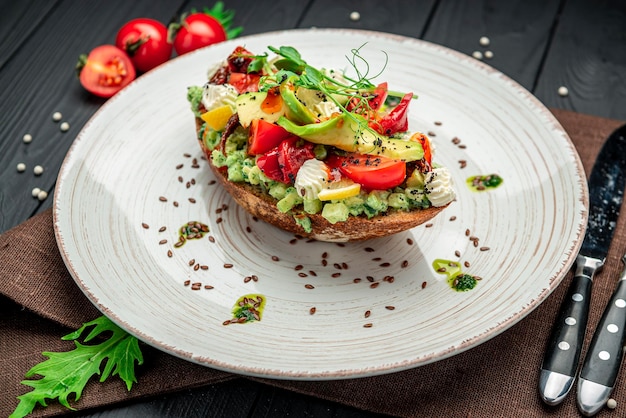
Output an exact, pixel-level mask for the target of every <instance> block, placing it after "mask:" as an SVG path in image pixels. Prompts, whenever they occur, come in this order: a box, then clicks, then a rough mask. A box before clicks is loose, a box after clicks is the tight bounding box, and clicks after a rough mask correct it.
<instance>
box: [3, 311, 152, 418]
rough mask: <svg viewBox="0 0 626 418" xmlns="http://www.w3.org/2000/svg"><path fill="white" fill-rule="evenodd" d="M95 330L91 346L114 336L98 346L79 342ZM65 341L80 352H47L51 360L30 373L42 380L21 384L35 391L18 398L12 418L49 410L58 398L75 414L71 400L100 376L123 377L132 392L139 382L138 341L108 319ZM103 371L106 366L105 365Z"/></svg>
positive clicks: (99, 320)
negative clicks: (39, 407) (100, 338)
mask: <svg viewBox="0 0 626 418" xmlns="http://www.w3.org/2000/svg"><path fill="white" fill-rule="evenodd" d="M90 327H94V328H93V329H92V330H91V332H89V334H88V335H87V336H86V337H85V339H84V342H85V343H87V342H89V341H91V340H93V339H94V338H96V337H98V336H102V334H110V336H109V337H108V338H107V339H105V340H104V341H102V342H100V343H97V344H89V345H87V344H81V343H80V342H78V341H76V340H77V339H78V338H80V336H81V335H82V334H83V332H84V331H86V330H87V329H88V328H90ZM62 339H63V340H74V344H75V345H76V348H75V349H74V350H72V351H67V352H60V353H53V352H44V353H42V354H43V355H44V356H46V357H48V359H47V360H45V361H43V362H41V363H39V364H36V365H35V366H34V367H33V368H31V369H30V370H29V371H28V372H27V373H26V375H25V376H26V377H27V378H30V377H33V376H35V375H40V376H42V378H41V379H38V380H23V381H22V382H21V383H22V384H23V385H26V386H31V387H33V388H34V389H33V390H32V391H31V392H28V393H25V394H23V395H20V396H18V397H17V399H19V401H20V403H19V404H18V406H17V408H15V411H13V413H12V414H11V415H10V418H17V417H24V416H26V415H28V414H30V413H31V412H32V411H33V409H34V408H35V406H36V405H37V403H39V404H40V405H42V406H44V407H45V406H47V403H46V402H47V400H48V399H56V398H58V400H59V403H60V404H61V405H63V406H65V407H66V408H69V409H72V410H74V408H73V407H72V406H71V405H70V404H69V402H68V397H70V396H71V395H72V394H74V400H75V401H78V400H79V399H80V396H81V394H82V391H83V389H84V388H85V385H86V384H87V381H89V379H90V378H91V377H92V376H93V375H95V374H97V375H100V374H101V373H102V374H101V376H100V382H104V381H105V380H106V379H107V378H108V377H109V376H111V375H113V376H114V375H116V374H117V375H119V377H120V378H121V379H122V380H123V381H124V382H125V383H126V388H127V389H128V390H130V389H131V388H132V385H133V383H136V382H137V379H136V378H135V362H137V364H138V365H141V364H143V356H142V354H141V350H140V348H139V342H138V340H137V338H135V337H133V336H132V335H130V334H128V333H126V331H124V330H122V329H121V328H119V327H118V326H117V325H115V324H114V323H113V322H112V321H111V320H110V319H108V318H107V317H106V316H101V317H99V318H97V319H95V320H93V321H91V322H87V323H85V324H83V326H82V327H80V328H79V329H78V330H76V331H74V332H72V333H70V334H68V335H66V336H64V337H62ZM105 361H106V363H105V366H104V370H103V371H101V366H102V363H103V362H105Z"/></svg>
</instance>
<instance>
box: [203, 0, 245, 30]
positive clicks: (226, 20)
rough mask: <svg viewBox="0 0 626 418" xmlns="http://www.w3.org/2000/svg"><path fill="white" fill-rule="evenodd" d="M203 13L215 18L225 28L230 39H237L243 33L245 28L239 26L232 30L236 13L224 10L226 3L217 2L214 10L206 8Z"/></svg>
mask: <svg viewBox="0 0 626 418" xmlns="http://www.w3.org/2000/svg"><path fill="white" fill-rule="evenodd" d="M203 12H204V13H205V14H207V15H209V16H213V17H214V18H215V19H217V21H218V22H220V24H221V25H222V27H223V28H224V31H225V32H226V37H227V38H228V39H233V38H236V37H237V36H239V35H240V34H241V32H243V27H241V26H237V27H235V28H231V25H232V23H233V19H234V18H235V11H234V10H228V9H224V3H223V2H221V1H218V2H216V3H215V4H214V5H213V7H212V8H210V9H209V8H208V7H205V8H204V9H203Z"/></svg>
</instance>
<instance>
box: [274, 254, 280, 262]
mask: <svg viewBox="0 0 626 418" xmlns="http://www.w3.org/2000/svg"><path fill="white" fill-rule="evenodd" d="M279 260H280V259H279V258H278V256H275V255H273V256H272V261H279Z"/></svg>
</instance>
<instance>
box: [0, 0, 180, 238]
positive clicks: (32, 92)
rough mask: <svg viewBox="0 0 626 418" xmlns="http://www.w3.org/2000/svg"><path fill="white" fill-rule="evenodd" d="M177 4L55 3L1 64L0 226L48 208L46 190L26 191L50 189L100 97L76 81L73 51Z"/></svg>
mask: <svg viewBox="0 0 626 418" xmlns="http://www.w3.org/2000/svg"><path fill="white" fill-rule="evenodd" d="M179 6H180V3H178V2H172V1H168V0H158V1H152V0H143V1H137V2H134V1H133V2H127V1H125V0H112V1H108V2H63V3H60V4H59V6H58V7H55V8H53V9H52V10H51V11H50V13H49V14H48V15H47V18H46V19H45V20H44V21H43V22H41V24H40V25H39V26H38V28H37V29H36V30H35V31H33V32H32V34H31V35H30V36H29V37H28V39H27V40H26V41H25V42H24V43H23V44H22V45H21V46H20V48H19V51H18V52H17V53H15V54H14V56H13V57H12V58H11V60H10V61H9V62H7V63H6V64H5V66H4V67H3V68H2V69H1V70H0V91H2V92H3V100H2V101H1V102H0V126H2V127H3V135H4V138H5V139H4V140H3V141H2V142H0V167H1V168H0V183H1V184H2V187H1V188H0V213H2V217H1V218H0V231H4V230H6V229H8V228H10V227H12V226H14V225H17V224H18V223H20V222H21V221H23V220H25V219H27V218H28V217H29V216H31V214H32V213H34V212H35V211H37V210H43V209H46V208H48V207H50V206H51V204H52V198H51V197H52V196H51V195H50V196H49V197H48V199H46V200H45V201H44V202H43V203H40V202H39V201H38V200H37V199H34V198H33V197H32V196H31V190H32V189H33V188H34V187H39V188H41V189H43V190H46V191H48V193H50V194H51V193H52V188H53V186H54V183H55V181H56V175H57V173H58V171H59V168H60V166H61V162H62V160H63V157H64V156H65V154H66V152H67V150H68V149H69V147H70V145H71V143H72V141H73V140H74V138H75V136H76V134H77V133H78V132H79V130H80V128H81V127H82V126H83V124H84V123H85V122H86V121H87V120H88V119H89V117H90V116H91V115H92V114H93V113H94V112H95V111H96V110H97V109H98V108H99V107H100V106H101V105H102V104H103V103H104V100H102V99H98V98H95V97H93V96H90V95H89V94H88V93H86V92H85V91H84V90H83V89H82V87H81V86H80V84H79V83H78V81H77V80H76V77H75V71H74V66H75V64H76V61H77V59H78V55H79V54H80V53H85V52H88V51H89V50H91V49H92V48H93V47H95V46H97V45H100V44H104V43H113V42H114V41H115V34H116V33H117V30H118V28H119V27H121V25H122V24H123V23H125V22H126V21H128V20H130V19H131V18H134V17H138V16H142V15H144V16H148V17H153V18H156V19H158V20H162V21H166V22H167V21H169V19H170V17H171V16H172V15H173V14H174V13H175V12H176V11H177V9H178V7H179ZM29 10H30V8H29ZM29 16H30V15H29V14H22V15H20V16H19V19H21V20H22V21H23V23H24V24H26V22H24V21H28V20H29V19H30V17H29ZM35 16H36V15H35ZM16 109H17V110H19V111H16ZM55 111H60V112H62V113H63V116H64V117H63V120H64V121H67V122H69V123H70V130H69V131H68V132H66V133H62V132H61V131H60V129H59V124H57V123H54V122H53V121H52V118H51V117H52V114H53V113H54V112H55ZM26 133H29V134H31V135H32V136H33V138H34V139H33V141H32V143H30V144H24V143H23V142H22V136H23V135H24V134H26ZM19 162H23V163H25V164H26V165H27V169H26V171H25V172H23V173H18V172H17V170H16V166H17V164H18V163H19ZM35 165H41V166H43V167H44V170H45V171H44V173H43V174H42V175H41V176H34V175H33V167H34V166H35ZM17 208H19V209H17Z"/></svg>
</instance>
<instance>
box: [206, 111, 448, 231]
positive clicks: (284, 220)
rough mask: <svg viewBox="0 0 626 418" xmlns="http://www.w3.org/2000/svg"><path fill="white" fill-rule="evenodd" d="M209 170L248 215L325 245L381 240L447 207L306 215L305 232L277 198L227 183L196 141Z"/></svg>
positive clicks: (419, 222) (253, 189) (260, 191)
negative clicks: (332, 218) (331, 218)
mask: <svg viewBox="0 0 626 418" xmlns="http://www.w3.org/2000/svg"><path fill="white" fill-rule="evenodd" d="M201 123H202V121H201V120H199V119H196V129H197V130H199V129H200V126H201ZM198 142H199V144H200V147H201V148H202V151H203V152H204V154H205V156H206V158H207V161H208V163H209V166H210V167H211V170H212V171H213V173H214V174H215V177H216V178H217V180H218V181H219V182H220V183H221V185H222V186H223V187H224V188H225V189H226V191H227V192H228V193H229V194H230V195H231V196H232V198H233V199H234V200H235V202H237V204H239V205H240V206H242V207H243V208H244V209H245V210H246V211H247V212H249V213H250V214H251V215H253V216H256V217H257V218H259V219H261V220H263V221H265V222H267V223H270V224H272V225H274V226H276V227H278V228H281V229H283V230H285V231H289V232H292V233H294V234H298V235H301V236H303V237H307V238H312V239H315V240H318V241H327V242H348V241H363V240H368V239H372V238H380V237H384V236H387V235H391V234H395V233H398V232H402V231H405V230H407V229H410V228H413V227H416V226H418V225H421V224H423V223H425V222H428V221H429V220H431V219H433V218H434V217H435V216H437V214H439V213H440V212H441V211H443V210H444V209H445V208H446V207H447V206H448V205H446V206H441V207H433V206H431V207H429V208H426V209H419V210H412V211H408V212H407V211H401V210H395V209H390V210H389V211H388V212H387V213H386V214H384V215H377V216H374V217H372V218H367V217H365V216H350V217H348V220H346V221H344V222H337V223H335V224H331V223H330V222H328V220H326V218H324V217H323V216H322V215H321V214H319V213H317V214H306V216H307V217H308V218H309V219H310V220H311V232H306V231H304V229H303V228H302V227H301V226H300V225H298V224H297V223H296V221H295V219H294V216H293V214H292V213H283V212H281V211H279V210H278V208H277V207H276V199H274V198H273V197H271V196H270V195H268V194H267V193H265V192H263V191H262V190H261V188H259V187H257V186H254V185H251V184H248V183H245V182H231V181H228V174H227V173H226V172H225V171H224V170H220V169H219V168H217V167H215V166H214V165H213V163H212V160H211V152H210V151H209V150H208V149H207V148H206V147H205V146H204V144H203V143H202V141H201V140H198Z"/></svg>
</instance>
